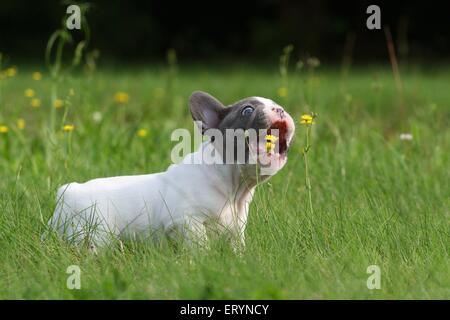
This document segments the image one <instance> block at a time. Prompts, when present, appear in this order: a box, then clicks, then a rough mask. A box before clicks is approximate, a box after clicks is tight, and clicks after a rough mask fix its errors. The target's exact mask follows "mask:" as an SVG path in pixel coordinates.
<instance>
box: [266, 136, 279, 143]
mask: <svg viewBox="0 0 450 320" xmlns="http://www.w3.org/2000/svg"><path fill="white" fill-rule="evenodd" d="M277 140H278V137H277V136H274V135H271V134H268V135H266V141H267V142H275V141H277Z"/></svg>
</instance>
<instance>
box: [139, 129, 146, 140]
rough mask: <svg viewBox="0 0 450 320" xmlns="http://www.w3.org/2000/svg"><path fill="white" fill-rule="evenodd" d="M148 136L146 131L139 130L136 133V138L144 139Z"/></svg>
mask: <svg viewBox="0 0 450 320" xmlns="http://www.w3.org/2000/svg"><path fill="white" fill-rule="evenodd" d="M147 134H148V131H147V130H146V129H139V130H138V132H137V135H138V137H141V138H145V137H146V136H147Z"/></svg>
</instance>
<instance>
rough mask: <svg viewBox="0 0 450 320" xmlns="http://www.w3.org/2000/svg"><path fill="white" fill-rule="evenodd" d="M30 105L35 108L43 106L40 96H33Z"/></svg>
mask: <svg viewBox="0 0 450 320" xmlns="http://www.w3.org/2000/svg"><path fill="white" fill-rule="evenodd" d="M30 105H31V106H32V107H33V108H39V107H40V106H41V99H38V98H33V99H31V101H30Z"/></svg>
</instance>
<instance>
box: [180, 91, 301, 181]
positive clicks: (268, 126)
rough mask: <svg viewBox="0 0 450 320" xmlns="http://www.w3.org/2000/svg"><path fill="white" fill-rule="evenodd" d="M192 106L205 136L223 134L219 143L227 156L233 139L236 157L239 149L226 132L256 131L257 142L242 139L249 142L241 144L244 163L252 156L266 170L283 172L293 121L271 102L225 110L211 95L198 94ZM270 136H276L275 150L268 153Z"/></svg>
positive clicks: (244, 103) (247, 103) (255, 100)
mask: <svg viewBox="0 0 450 320" xmlns="http://www.w3.org/2000/svg"><path fill="white" fill-rule="evenodd" d="M189 106H190V110H191V114H192V118H193V119H194V121H200V122H201V123H202V128H201V129H202V133H203V134H208V131H211V130H210V129H215V130H216V131H220V132H221V133H222V136H223V141H222V142H218V141H216V143H220V144H221V147H222V149H221V150H226V151H224V156H225V154H226V153H227V152H228V151H229V150H227V149H226V146H227V145H228V146H229V145H230V144H228V142H230V141H229V140H230V139H233V140H232V141H231V142H232V144H231V145H232V146H234V148H235V149H234V150H233V151H234V152H233V155H237V154H238V151H237V150H236V148H237V146H238V145H239V143H238V140H239V135H236V136H234V137H231V138H230V137H229V136H228V135H227V134H226V132H227V131H228V132H230V131H232V132H241V133H245V131H246V130H247V131H250V132H251V131H252V130H251V129H253V132H257V139H250V140H249V139H248V136H246V135H244V136H242V135H241V137H243V138H244V139H246V140H245V142H246V143H244V144H242V145H243V146H244V147H245V163H248V160H249V157H252V155H253V156H256V157H257V160H258V162H259V163H260V164H263V165H264V166H266V167H267V166H269V165H270V167H271V168H272V171H273V172H276V171H278V170H279V169H281V168H282V167H283V166H284V164H285V163H286V160H287V152H288V149H289V146H290V144H291V142H292V138H293V135H294V131H295V126H294V121H293V120H292V117H291V116H290V115H289V114H288V113H287V112H286V111H285V110H284V109H283V108H282V107H281V106H279V105H278V104H276V103H275V102H273V101H272V100H269V99H266V98H261V97H249V98H245V99H242V100H240V101H238V102H236V103H234V104H232V105H230V106H228V107H225V106H224V105H223V104H222V103H221V102H219V101H218V100H217V99H215V98H214V97H212V96H211V95H209V94H207V93H205V92H201V91H196V92H194V93H193V94H192V95H191V97H190V99H189ZM229 129H231V130H229ZM249 129H250V130H249ZM267 135H273V136H276V142H275V147H274V148H273V149H272V150H267V147H266V136H267ZM227 139H228V141H227ZM249 141H250V142H249ZM234 160H236V156H235V157H234ZM272 174H273V173H272ZM268 175H270V173H269V174H268Z"/></svg>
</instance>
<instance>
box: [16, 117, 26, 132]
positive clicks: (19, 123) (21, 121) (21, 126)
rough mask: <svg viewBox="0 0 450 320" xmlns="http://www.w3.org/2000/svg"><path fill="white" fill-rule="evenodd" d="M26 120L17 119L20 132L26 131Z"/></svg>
mask: <svg viewBox="0 0 450 320" xmlns="http://www.w3.org/2000/svg"><path fill="white" fill-rule="evenodd" d="M25 124H26V123H25V119H23V118H19V119H17V128H19V129H20V130H23V129H25Z"/></svg>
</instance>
